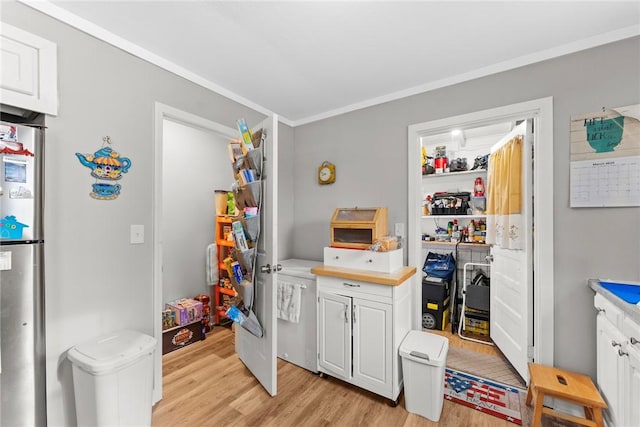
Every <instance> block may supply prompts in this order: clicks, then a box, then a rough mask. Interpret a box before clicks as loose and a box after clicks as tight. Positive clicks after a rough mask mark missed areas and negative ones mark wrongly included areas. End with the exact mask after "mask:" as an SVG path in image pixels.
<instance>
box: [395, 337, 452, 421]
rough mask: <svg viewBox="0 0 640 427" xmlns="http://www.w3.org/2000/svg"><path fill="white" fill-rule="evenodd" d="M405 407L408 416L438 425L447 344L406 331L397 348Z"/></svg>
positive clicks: (440, 412) (440, 339)
mask: <svg viewBox="0 0 640 427" xmlns="http://www.w3.org/2000/svg"><path fill="white" fill-rule="evenodd" d="M399 351H400V356H401V357H402V377H403V379H404V404H405V408H406V409H407V411H408V412H411V413H412V414H418V415H420V416H423V417H425V418H428V419H430V420H431V421H435V422H438V420H439V419H440V414H442V405H443V403H444V369H445V364H446V361H447V352H448V351H449V340H448V339H447V338H445V337H441V336H439V335H436V334H431V333H429V332H423V331H409V333H408V334H407V336H406V337H405V338H404V340H403V341H402V344H400V350H399Z"/></svg>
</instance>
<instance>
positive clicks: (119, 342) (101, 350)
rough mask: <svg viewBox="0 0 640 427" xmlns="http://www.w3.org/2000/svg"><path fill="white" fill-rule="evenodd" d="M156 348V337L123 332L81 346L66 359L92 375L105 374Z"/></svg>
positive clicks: (70, 351)
mask: <svg viewBox="0 0 640 427" xmlns="http://www.w3.org/2000/svg"><path fill="white" fill-rule="evenodd" d="M155 346H156V339H155V338H153V337H151V336H149V335H145V334H142V333H140V332H136V331H131V330H123V331H117V332H114V333H111V334H108V335H103V336H100V337H98V338H96V339H94V340H92V341H88V342H85V343H82V344H79V345H77V346H75V347H73V348H72V349H71V350H69V352H68V353H67V357H68V358H69V360H71V362H72V363H74V364H75V365H77V366H79V367H80V368H81V369H82V370H84V371H86V372H88V373H90V374H92V375H104V374H108V373H111V372H114V371H117V370H119V369H121V368H124V367H126V366H128V365H130V364H132V363H133V362H135V361H137V360H138V359H140V358H141V357H142V356H145V355H148V354H151V353H153V351H154V349H155Z"/></svg>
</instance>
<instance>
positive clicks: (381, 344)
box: [317, 275, 411, 402]
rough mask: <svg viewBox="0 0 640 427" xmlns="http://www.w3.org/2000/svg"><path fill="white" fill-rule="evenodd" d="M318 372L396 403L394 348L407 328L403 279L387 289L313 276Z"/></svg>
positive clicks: (397, 367) (398, 385)
mask: <svg viewBox="0 0 640 427" xmlns="http://www.w3.org/2000/svg"><path fill="white" fill-rule="evenodd" d="M317 281H318V295H319V296H318V370H319V371H320V372H322V373H325V374H327V375H330V376H333V377H336V378H339V379H341V380H344V381H346V382H349V383H351V384H353V385H356V386H358V387H361V388H363V389H366V390H369V391H371V392H373V393H376V394H378V395H380V396H384V397H386V398H388V399H390V400H392V401H394V402H395V401H397V398H398V395H399V394H400V390H401V389H402V374H401V367H400V356H399V355H398V348H399V347H400V343H401V342H402V340H403V339H404V337H405V335H406V334H407V333H408V332H409V330H410V329H411V314H410V313H411V304H410V302H411V301H410V295H411V292H410V288H409V283H408V280H404V281H403V282H402V283H400V284H398V285H395V286H392V285H385V284H376V283H371V282H367V281H363V280H353V279H345V278H339V277H323V276H321V275H318V277H317Z"/></svg>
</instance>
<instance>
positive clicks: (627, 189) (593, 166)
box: [569, 104, 640, 208]
mask: <svg viewBox="0 0 640 427" xmlns="http://www.w3.org/2000/svg"><path fill="white" fill-rule="evenodd" d="M570 146H571V159H570V173H569V180H570V195H569V197H570V206H571V207H572V208H581V207H613V206H640V104H636V105H630V106H627V107H619V108H612V109H604V108H603V109H602V111H600V112H597V113H588V114H582V115H579V116H574V117H571V138H570Z"/></svg>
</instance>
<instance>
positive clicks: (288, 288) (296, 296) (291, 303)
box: [278, 281, 302, 323]
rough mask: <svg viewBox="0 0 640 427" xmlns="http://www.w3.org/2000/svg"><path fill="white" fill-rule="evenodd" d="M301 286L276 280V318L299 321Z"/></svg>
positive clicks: (293, 321)
mask: <svg viewBox="0 0 640 427" xmlns="http://www.w3.org/2000/svg"><path fill="white" fill-rule="evenodd" d="M301 302H302V288H301V286H300V285H299V284H297V283H290V282H283V281H278V318H279V319H282V320H287V321H289V322H292V323H298V322H299V321H300V304H301Z"/></svg>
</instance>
